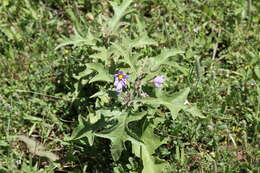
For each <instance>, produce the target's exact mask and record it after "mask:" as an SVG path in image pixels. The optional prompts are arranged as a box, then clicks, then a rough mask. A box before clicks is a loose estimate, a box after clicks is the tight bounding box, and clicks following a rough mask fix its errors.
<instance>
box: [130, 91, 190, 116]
mask: <svg viewBox="0 0 260 173" xmlns="http://www.w3.org/2000/svg"><path fill="white" fill-rule="evenodd" d="M189 91H190V88H186V89H184V90H183V91H180V92H177V93H175V94H173V95H172V96H160V97H158V98H144V99H137V100H135V101H140V102H143V103H146V104H153V105H164V106H166V107H167V108H168V109H169V110H170V112H171V115H172V119H176V117H177V115H178V112H179V111H180V110H181V109H183V108H185V104H184V103H185V101H186V100H187V97H188V94H189Z"/></svg>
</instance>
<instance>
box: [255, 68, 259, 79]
mask: <svg viewBox="0 0 260 173" xmlns="http://www.w3.org/2000/svg"><path fill="white" fill-rule="evenodd" d="M254 72H255V75H256V76H257V78H258V79H259V80H260V66H255V68H254Z"/></svg>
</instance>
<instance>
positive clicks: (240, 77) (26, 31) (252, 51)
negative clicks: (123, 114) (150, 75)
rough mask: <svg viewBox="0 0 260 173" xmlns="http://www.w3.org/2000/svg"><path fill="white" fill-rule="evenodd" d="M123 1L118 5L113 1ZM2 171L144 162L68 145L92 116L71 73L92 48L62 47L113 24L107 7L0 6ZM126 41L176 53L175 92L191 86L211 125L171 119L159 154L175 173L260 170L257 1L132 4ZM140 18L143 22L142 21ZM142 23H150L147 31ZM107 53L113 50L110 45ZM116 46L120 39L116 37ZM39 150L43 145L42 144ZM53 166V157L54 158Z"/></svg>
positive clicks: (150, 52) (117, 167)
mask: <svg viewBox="0 0 260 173" xmlns="http://www.w3.org/2000/svg"><path fill="white" fill-rule="evenodd" d="M115 2H121V1H119V0H118V1H115ZM0 4H1V5H0V77H1V80H0V112H1V113H0V124H1V126H0V172H100V173H103V172H115V173H117V172H138V171H140V167H142V165H141V163H140V160H139V159H138V158H137V157H135V156H134V155H133V154H131V153H130V152H127V151H124V154H123V156H122V158H120V160H119V161H117V162H114V161H113V159H112V157H111V154H110V150H109V149H110V148H109V141H108V140H104V139H96V141H95V145H93V146H89V145H88V144H87V142H86V141H75V142H73V143H72V142H68V140H67V139H69V137H70V136H71V134H72V132H73V130H74V129H75V128H76V127H77V126H78V117H79V116H86V114H87V113H88V112H90V110H92V109H95V102H96V100H95V99H94V98H89V97H90V96H91V95H93V94H94V93H95V92H96V91H98V87H97V86H96V85H94V84H93V85H87V86H85V88H84V87H83V91H82V92H81V99H79V100H77V99H76V100H75V95H74V93H75V89H76V87H75V85H74V84H75V81H76V79H75V77H74V74H77V73H78V72H80V71H82V64H84V63H86V62H88V58H89V56H90V55H92V54H93V50H90V49H89V47H87V46H84V45H82V46H81V47H73V46H65V47H61V48H59V49H55V48H56V47H57V46H58V45H59V44H60V40H62V38H64V37H67V38H69V37H70V36H72V35H74V34H75V30H73V28H76V29H78V28H81V33H87V31H88V30H91V31H92V30H93V31H94V30H100V29H101V28H100V27H102V26H100V23H102V22H101V21H102V20H103V19H102V18H105V17H108V16H112V14H113V11H112V9H111V6H110V5H109V2H108V1H97V0H91V1H83V0H76V1H68V0H58V1H52V0H49V1H29V0H21V1H10V0H3V1H1V2H0ZM131 10H133V12H132V13H130V14H129V15H126V16H125V18H124V19H123V20H124V21H125V22H128V23H130V24H126V25H125V26H123V27H122V28H120V30H119V32H120V33H122V35H128V36H130V37H134V36H135V35H136V31H137V30H140V31H142V30H143V31H145V32H146V33H147V35H148V36H149V37H151V38H153V39H154V40H156V41H157V42H158V43H159V44H158V46H153V47H147V48H146V49H140V50H137V51H140V52H142V53H143V54H144V55H145V56H154V55H156V54H157V53H158V52H160V51H161V49H162V48H172V47H173V48H179V49H181V50H183V51H184V52H185V53H184V54H183V56H181V57H178V59H176V62H178V64H179V66H176V68H175V69H172V68H169V67H165V69H164V70H165V71H168V72H169V71H170V72H171V75H170V76H167V78H168V79H169V80H168V81H167V83H166V86H167V87H168V88H169V92H175V91H178V90H179V89H182V88H184V87H190V88H191V92H190V94H189V97H188V100H189V102H190V103H194V104H196V105H197V107H198V108H199V109H200V110H201V112H202V113H203V115H204V116H205V117H206V118H204V119H201V118H198V117H193V116H190V114H187V113H186V112H180V116H178V118H177V119H175V120H172V119H171V117H170V116H165V120H164V121H163V122H162V123H161V124H159V125H158V127H157V128H156V129H157V130H156V133H157V134H159V135H160V136H162V137H164V139H165V140H167V144H164V145H162V146H161V147H159V148H158V149H157V151H156V154H157V155H158V156H159V157H160V158H162V159H165V160H167V161H168V162H169V163H170V165H169V167H168V171H169V172H260V166H259V165H260V146H259V145H260V143H259V141H260V113H259V110H260V85H259V80H260V74H259V68H260V66H259V64H260V53H259V52H260V44H259V43H260V35H259V32H260V25H259V22H260V17H259V13H260V3H259V2H257V1H250V0H234V1H230V0H215V1H202V0H197V1H188V0H176V1H171V0H165V1H156V0H153V1H148V0H141V1H135V2H134V3H133V4H132V5H131ZM136 18H138V19H140V21H139V22H140V23H139V24H138V22H136V21H137V20H136ZM142 24H145V25H142ZM99 39H104V42H103V45H101V46H106V44H107V42H106V40H105V37H104V38H100V37H99ZM111 39H115V38H113V37H112V38H111ZM16 135H25V136H29V137H30V138H31V139H33V140H35V141H37V142H38V143H39V144H41V145H42V146H43V150H44V151H48V152H52V153H55V154H56V155H57V156H58V157H59V160H58V161H57V162H52V161H50V160H49V159H46V157H41V155H40V154H37V153H34V152H31V150H30V147H28V146H30V145H29V144H28V143H26V142H22V141H18V140H17V139H16V138H15V136H16ZM39 144H37V145H39ZM47 158H48V157H47Z"/></svg>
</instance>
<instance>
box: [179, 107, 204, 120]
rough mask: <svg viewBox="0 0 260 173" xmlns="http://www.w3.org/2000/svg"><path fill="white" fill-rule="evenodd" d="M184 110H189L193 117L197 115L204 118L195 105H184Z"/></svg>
mask: <svg viewBox="0 0 260 173" xmlns="http://www.w3.org/2000/svg"><path fill="white" fill-rule="evenodd" d="M183 110H184V111H186V112H189V113H190V114H191V115H192V116H194V117H199V118H206V117H205V116H204V115H203V114H202V113H201V112H200V110H199V109H198V108H197V106H190V105H186V106H185V108H184V109H183Z"/></svg>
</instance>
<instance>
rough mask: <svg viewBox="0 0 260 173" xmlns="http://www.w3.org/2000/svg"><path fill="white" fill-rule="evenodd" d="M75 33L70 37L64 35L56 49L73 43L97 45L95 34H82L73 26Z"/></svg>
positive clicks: (74, 44) (76, 44) (77, 44)
mask: <svg viewBox="0 0 260 173" xmlns="http://www.w3.org/2000/svg"><path fill="white" fill-rule="evenodd" d="M73 30H74V33H75V35H73V36H71V37H70V38H66V37H63V39H62V40H61V43H60V44H59V45H58V46H57V47H56V48H55V50H57V49H59V48H61V47H64V46H67V45H73V46H75V47H76V46H81V45H90V46H93V45H95V42H96V41H95V38H94V36H93V35H92V34H91V33H90V32H88V34H87V36H86V37H83V36H81V35H80V34H79V33H78V32H77V30H76V29H75V28H73Z"/></svg>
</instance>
